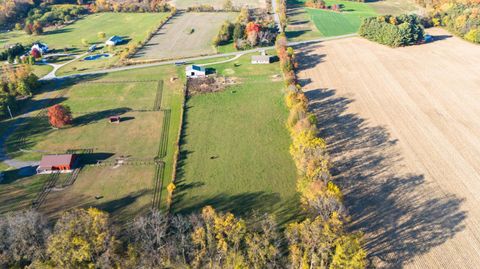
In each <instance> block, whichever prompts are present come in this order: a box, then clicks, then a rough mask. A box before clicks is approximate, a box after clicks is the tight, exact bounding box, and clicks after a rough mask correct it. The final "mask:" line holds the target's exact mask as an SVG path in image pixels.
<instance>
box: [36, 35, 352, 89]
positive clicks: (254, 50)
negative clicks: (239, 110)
mask: <svg viewBox="0 0 480 269" xmlns="http://www.w3.org/2000/svg"><path fill="white" fill-rule="evenodd" d="M354 36H357V34H348V35H342V36H335V37H324V38H317V39H313V40H307V41H297V42H289V43H288V45H289V46H293V47H297V46H303V45H308V44H311V43H318V42H322V41H328V40H334V39H342V38H349V37H354ZM274 48H275V47H274V46H271V47H262V48H255V49H251V50H244V51H236V52H230V53H223V54H213V55H207V56H199V57H191V58H183V59H176V60H169V61H161V62H154V63H148V64H138V65H129V66H122V67H115V68H110V69H102V70H97V71H91V72H86V73H80V74H74V75H67V76H60V77H57V76H48V77H43V78H42V79H41V80H52V79H66V78H74V77H80V76H87V75H96V74H105V73H112V72H118V71H126V70H132V69H138V68H145V67H154V66H162V65H170V64H175V63H176V62H179V61H184V62H195V61H200V60H208V59H215V58H220V57H229V56H233V57H240V56H241V55H243V54H248V53H253V52H260V51H263V50H269V49H274ZM239 55H240V56H239Z"/></svg>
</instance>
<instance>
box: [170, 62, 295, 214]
mask: <svg viewBox="0 0 480 269" xmlns="http://www.w3.org/2000/svg"><path fill="white" fill-rule="evenodd" d="M249 61H250V55H246V56H243V57H241V58H239V59H238V60H236V61H234V62H230V63H225V64H219V65H213V66H209V67H213V68H215V69H216V70H217V72H218V73H219V74H220V75H225V76H229V77H233V78H235V79H237V81H238V83H237V84H236V85H234V86H231V87H229V88H227V89H226V90H225V91H223V92H219V93H211V94H204V95H197V96H193V97H191V98H189V100H188V102H187V110H186V115H185V117H186V118H185V119H186V120H185V125H184V135H183V140H182V146H181V157H182V159H181V162H180V164H179V165H180V168H179V174H178V175H179V183H178V184H177V190H178V192H176V194H175V201H176V202H175V205H174V209H175V211H177V212H183V213H185V212H190V211H192V210H196V209H198V208H201V207H202V206H205V205H212V206H214V207H216V208H218V209H220V210H231V211H233V212H235V213H237V214H240V215H242V214H245V213H247V212H248V211H250V210H253V209H258V210H260V211H268V212H275V213H277V215H278V216H279V218H280V220H281V221H287V220H288V219H289V218H290V217H291V216H292V215H294V214H295V213H296V209H297V203H296V198H295V193H296V191H295V171H296V170H295V166H294V164H293V161H292V159H291V157H290V155H289V153H288V148H289V144H290V138H289V135H288V132H287V130H286V128H285V120H286V117H287V109H286V108H285V106H284V104H283V98H282V96H283V93H282V90H283V83H282V80H281V78H278V77H275V75H279V70H278V65H277V64H271V65H261V66H260V65H256V66H254V65H251V64H250V63H249ZM235 65H237V66H235Z"/></svg>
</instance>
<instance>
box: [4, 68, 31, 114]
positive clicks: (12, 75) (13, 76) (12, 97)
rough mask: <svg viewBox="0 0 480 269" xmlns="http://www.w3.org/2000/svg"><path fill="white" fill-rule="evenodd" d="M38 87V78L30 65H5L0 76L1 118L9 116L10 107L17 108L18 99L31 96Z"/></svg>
mask: <svg viewBox="0 0 480 269" xmlns="http://www.w3.org/2000/svg"><path fill="white" fill-rule="evenodd" d="M38 86H39V83H38V77H37V76H36V75H35V74H33V73H32V70H31V66H30V65H26V64H21V65H18V66H15V67H13V66H11V65H3V67H2V71H1V74H0V117H5V116H7V115H8V114H7V113H8V107H10V109H13V108H17V101H16V97H19V96H30V95H32V93H33V91H34V90H35V89H36V88H37V87H38Z"/></svg>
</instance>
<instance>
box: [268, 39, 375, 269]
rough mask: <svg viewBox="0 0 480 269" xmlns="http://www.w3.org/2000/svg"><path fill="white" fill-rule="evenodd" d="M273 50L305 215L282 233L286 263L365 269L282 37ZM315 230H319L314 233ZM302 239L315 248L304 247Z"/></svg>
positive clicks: (359, 240)
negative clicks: (287, 232)
mask: <svg viewBox="0 0 480 269" xmlns="http://www.w3.org/2000/svg"><path fill="white" fill-rule="evenodd" d="M275 47H276V50H277V55H278V57H279V59H280V67H281V71H282V73H283V75H284V79H285V84H286V88H287V90H286V94H285V104H286V105H287V107H288V108H289V116H288V120H287V128H288V130H289V131H290V136H291V138H292V144H291V145H290V154H291V155H292V158H293V160H294V162H295V165H296V167H297V170H298V179H297V191H298V192H299V194H300V200H301V203H302V205H303V209H304V210H305V211H306V212H307V213H308V216H309V217H308V218H307V219H306V220H305V221H303V222H300V223H293V224H290V225H289V229H290V231H295V232H293V233H292V234H290V235H287V238H288V239H289V242H290V244H289V251H290V254H289V258H290V262H291V264H292V266H293V267H294V268H364V267H366V264H367V261H366V252H365V250H364V249H363V246H362V240H363V239H362V238H363V235H362V234H361V233H348V232H346V231H345V227H344V226H345V224H346V223H348V219H349V216H348V213H347V210H346V209H345V206H344V205H343V194H342V191H341V190H340V188H339V187H338V186H337V185H336V184H335V183H334V182H333V178H332V175H331V174H330V169H331V167H332V163H331V161H330V158H329V155H328V151H327V145H326V142H325V140H323V139H322V138H320V137H319V135H318V129H317V119H316V116H315V115H314V114H312V113H311V112H310V111H309V110H308V99H307V97H306V96H305V93H304V92H303V91H302V88H301V86H300V85H299V84H298V82H297V76H296V74H295V69H296V68H297V62H296V59H295V53H294V50H293V49H292V48H291V47H287V38H286V36H285V34H284V33H282V34H280V35H279V36H278V37H277V41H276V44H275ZM318 227H321V228H320V229H321V231H320V232H319V233H317V232H318V231H315V232H313V230H314V229H317V228H318ZM310 232H312V233H310ZM305 233H306V234H305ZM292 235H295V236H293V237H292ZM305 235H308V236H307V237H305ZM317 236H318V237H317ZM305 241H308V242H310V241H313V242H314V244H313V245H308V244H307V245H305ZM296 243H298V244H296ZM340 257H343V258H340Z"/></svg>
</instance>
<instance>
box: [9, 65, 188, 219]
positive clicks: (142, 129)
mask: <svg viewBox="0 0 480 269" xmlns="http://www.w3.org/2000/svg"><path fill="white" fill-rule="evenodd" d="M177 76H178V69H177V68H175V67H173V66H168V67H155V68H146V69H137V70H131V71H128V72H117V73H112V74H108V75H98V76H90V77H85V78H76V79H75V80H66V81H64V82H62V83H51V84H48V85H45V86H43V88H42V90H40V92H39V93H38V94H36V95H34V97H33V98H32V99H31V100H29V101H27V102H26V103H24V104H23V105H24V106H25V107H30V109H29V110H32V112H31V113H29V114H27V115H25V116H24V118H15V119H13V120H7V121H2V122H1V124H0V131H2V133H4V132H7V131H6V130H9V129H11V128H12V126H15V127H16V128H13V129H11V130H13V132H12V133H11V134H9V135H8V137H7V139H6V141H5V142H6V144H5V145H4V146H5V148H6V150H7V153H8V156H9V158H10V159H12V158H14V159H15V160H16V161H19V160H32V161H38V160H39V159H40V158H41V155H43V154H47V153H64V152H66V151H67V150H68V149H93V153H92V154H91V155H89V154H86V155H85V159H88V161H89V162H90V163H92V162H93V163H95V162H96V161H98V160H106V161H108V162H109V163H110V164H108V163H107V164H106V165H105V166H100V167H99V166H93V167H92V166H85V167H83V168H82V170H81V171H80V174H79V176H78V178H77V179H76V181H75V183H74V184H73V185H71V186H69V187H67V188H64V189H62V188H60V189H61V190H55V191H51V192H50V193H49V194H48V196H47V198H46V199H45V202H44V203H43V204H42V205H41V207H40V210H41V211H43V212H45V213H47V215H48V216H57V215H58V214H60V213H61V212H62V211H63V210H66V209H70V208H73V207H86V206H96V207H99V208H101V209H103V210H106V211H108V212H110V213H112V214H113V216H114V219H115V221H122V222H123V221H126V220H127V219H131V217H132V216H134V215H136V214H138V213H140V212H143V211H144V210H147V209H148V208H150V207H151V206H152V199H153V198H152V194H153V193H154V189H155V188H154V186H155V182H156V181H155V178H156V177H155V176H154V175H156V166H155V165H153V160H154V158H156V157H157V156H158V158H159V159H160V160H161V161H162V162H163V163H164V165H163V167H164V169H163V170H160V173H159V174H160V175H161V177H159V180H160V184H159V185H158V186H159V187H158V188H157V190H158V191H157V193H161V196H160V198H159V199H160V200H159V201H160V205H159V207H160V208H162V209H164V208H165V205H166V204H165V197H166V190H165V188H166V185H167V184H168V183H169V182H170V181H171V178H172V173H173V162H174V153H175V150H176V139H177V136H178V132H179V128H180V113H181V108H182V103H183V93H182V92H183V91H182V89H183V82H182V81H181V80H178V79H177V80H172V81H171V80H170V78H172V77H177ZM131 80H144V81H145V82H130V81H131ZM146 80H163V88H162V89H163V91H161V94H160V95H157V93H158V88H157V85H158V84H157V82H151V81H148V82H147V81H146ZM84 82H89V83H84ZM158 96H161V99H157V97H158ZM156 100H158V102H159V103H160V104H161V108H162V109H161V110H160V111H151V110H152V109H153V108H154V103H155V102H156ZM55 103H60V104H65V105H69V106H70V107H71V109H72V111H73V116H74V120H73V124H72V125H71V126H69V127H67V128H63V129H52V128H51V127H50V126H49V124H48V121H47V118H46V117H44V116H41V114H40V116H37V115H38V113H39V112H40V109H42V108H45V107H47V106H49V105H52V104H55ZM27 110H28V109H27ZM146 110H148V111H146ZM113 115H121V116H122V118H123V120H122V122H121V123H120V124H111V123H109V122H108V120H107V118H108V116H113ZM167 116H168V119H169V120H168V121H166V120H165V118H166V117H167ZM162 145H163V146H162ZM160 152H162V153H161V155H160ZM119 157H121V158H125V157H127V158H128V160H132V162H133V161H135V160H137V161H136V164H128V165H124V166H118V165H114V161H115V160H116V159H118V158H119ZM0 168H1V170H2V171H3V173H4V180H3V181H2V182H0V194H1V195H2V198H1V199H0V202H2V206H1V207H0V214H1V213H5V212H7V211H8V210H10V209H11V208H15V209H21V208H26V207H28V206H30V205H31V202H32V200H33V199H34V198H35V197H36V196H37V194H38V193H39V191H40V190H41V189H42V186H43V183H45V182H46V181H47V180H48V176H45V175H44V176H37V175H34V176H31V174H28V171H25V169H22V170H18V169H14V168H12V167H8V166H6V165H2V166H1V167H0ZM66 178H67V176H62V178H61V179H59V180H58V182H57V184H56V185H55V186H56V188H58V186H62V183H63V182H65V180H66ZM95 197H97V198H95ZM99 197H100V198H99ZM10 202H11V203H14V204H11V203H10Z"/></svg>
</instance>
